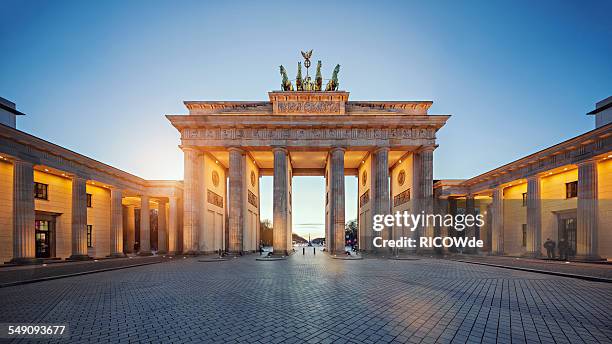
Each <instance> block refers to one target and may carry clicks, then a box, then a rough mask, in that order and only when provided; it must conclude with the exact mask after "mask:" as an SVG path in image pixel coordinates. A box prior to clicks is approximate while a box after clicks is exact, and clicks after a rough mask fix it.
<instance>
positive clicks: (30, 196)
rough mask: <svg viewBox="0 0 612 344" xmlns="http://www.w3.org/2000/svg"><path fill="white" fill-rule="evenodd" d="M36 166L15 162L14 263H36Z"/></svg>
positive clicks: (20, 161) (19, 161)
mask: <svg viewBox="0 0 612 344" xmlns="http://www.w3.org/2000/svg"><path fill="white" fill-rule="evenodd" d="M34 220H35V218H34V166H33V164H32V163H31V162H27V161H22V160H15V161H14V162H13V259H12V260H11V261H12V262H14V263H20V264H24V263H25V264H27V263H35V262H36V261H37V260H36V242H35V238H34V231H35V230H34Z"/></svg>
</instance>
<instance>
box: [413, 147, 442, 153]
mask: <svg viewBox="0 0 612 344" xmlns="http://www.w3.org/2000/svg"><path fill="white" fill-rule="evenodd" d="M437 147H438V146H436V145H427V146H421V147H419V148H418V149H417V150H416V151H415V152H416V153H430V152H433V151H434V150H436V148H437Z"/></svg>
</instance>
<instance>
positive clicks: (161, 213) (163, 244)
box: [157, 199, 168, 254]
mask: <svg viewBox="0 0 612 344" xmlns="http://www.w3.org/2000/svg"><path fill="white" fill-rule="evenodd" d="M166 204H167V202H166V200H165V199H160V200H158V201H157V251H158V252H159V253H161V254H165V253H168V240H167V235H168V228H167V227H166V224H167V223H166Z"/></svg>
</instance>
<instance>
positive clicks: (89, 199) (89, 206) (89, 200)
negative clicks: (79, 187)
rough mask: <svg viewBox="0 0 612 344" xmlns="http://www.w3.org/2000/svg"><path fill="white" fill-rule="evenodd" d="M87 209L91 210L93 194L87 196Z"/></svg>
mask: <svg viewBox="0 0 612 344" xmlns="http://www.w3.org/2000/svg"><path fill="white" fill-rule="evenodd" d="M87 208H91V194H87Z"/></svg>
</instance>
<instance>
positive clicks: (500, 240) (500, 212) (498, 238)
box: [491, 186, 504, 255]
mask: <svg viewBox="0 0 612 344" xmlns="http://www.w3.org/2000/svg"><path fill="white" fill-rule="evenodd" d="M491 205H492V207H491V210H492V211H493V216H492V222H493V223H492V226H491V227H492V230H491V244H492V245H491V253H492V254H496V255H503V254H504V189H503V187H501V186H499V187H496V188H495V189H494V190H493V202H492V204H491Z"/></svg>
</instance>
